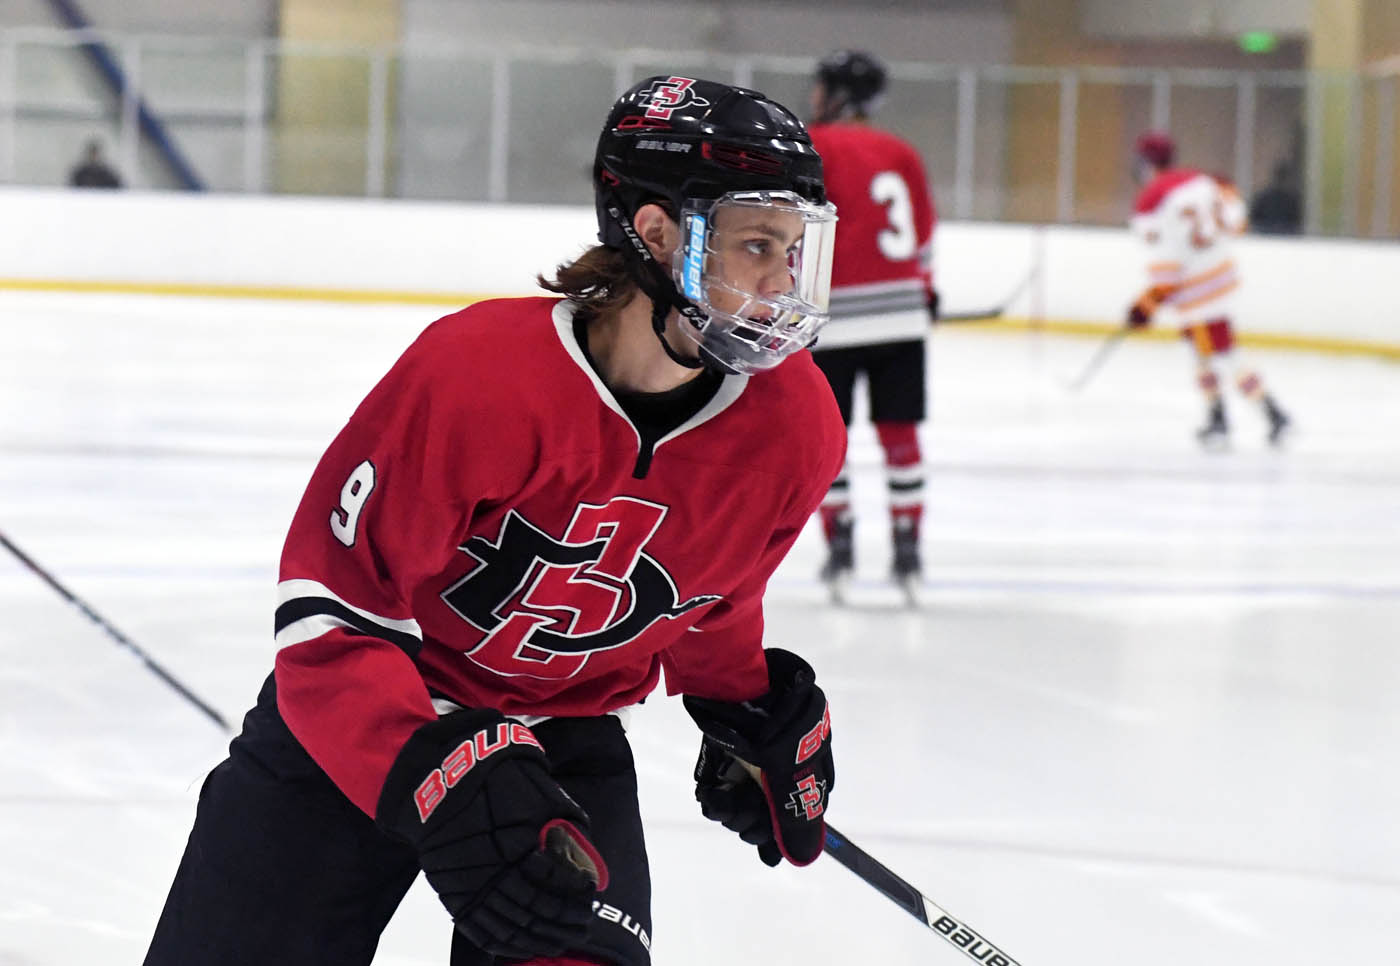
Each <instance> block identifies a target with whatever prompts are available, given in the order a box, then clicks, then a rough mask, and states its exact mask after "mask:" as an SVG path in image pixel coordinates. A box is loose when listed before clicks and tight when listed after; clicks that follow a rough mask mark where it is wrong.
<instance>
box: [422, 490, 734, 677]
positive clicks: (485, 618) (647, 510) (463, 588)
mask: <svg viewBox="0 0 1400 966" xmlns="http://www.w3.org/2000/svg"><path fill="white" fill-rule="evenodd" d="M666 512H667V508H666V507H664V506H661V505H659V504H656V503H650V502H648V501H646V500H639V499H636V498H634V497H626V496H620V497H615V498H614V499H612V500H609V501H608V502H607V503H606V504H602V505H598V504H590V503H583V504H580V505H579V506H578V508H577V509H576V510H575V511H574V517H573V519H572V520H571V521H570V522H569V526H568V527H567V529H566V530H565V532H564V536H563V539H558V540H556V539H555V538H554V537H551V536H550V535H549V534H547V533H545V532H544V531H543V530H542V529H540V528H539V527H537V526H535V525H534V524H532V523H530V521H528V520H526V519H525V518H524V517H523V516H521V515H520V514H519V513H518V512H516V511H515V510H511V511H510V512H509V513H507V514H506V518H505V521H504V522H503V523H502V524H501V530H500V533H499V535H498V536H497V537H496V540H495V541H494V542H493V541H491V540H488V539H486V538H485V537H473V538H472V539H470V540H468V541H467V542H466V543H465V544H463V545H462V546H461V547H459V548H458V549H460V550H461V551H462V552H463V553H466V554H468V555H469V556H471V557H473V558H474V559H475V560H476V561H477V566H476V568H475V569H473V570H472V571H471V573H469V574H467V576H465V577H464V578H462V579H461V580H459V581H457V583H455V584H453V585H452V586H451V587H449V588H448V589H447V590H445V591H443V593H442V600H443V602H444V603H446V604H447V606H449V607H451V608H452V609H453V610H454V611H456V613H457V614H458V616H460V617H461V618H462V619H463V620H465V621H466V622H467V623H469V624H471V625H472V626H473V627H475V628H477V629H478V630H480V631H482V632H484V633H485V635H486V636H485V638H483V640H482V641H481V643H480V644H478V645H477V646H476V647H474V648H473V649H472V650H470V651H468V652H467V656H468V657H469V658H471V659H472V660H473V661H475V662H476V663H478V664H480V665H481V666H483V667H485V668H488V669H490V670H492V671H494V672H496V673H497V674H502V675H505V676H508V677H511V676H517V675H524V676H528V677H536V678H546V679H554V680H559V679H563V678H569V677H573V676H574V675H575V674H577V673H578V672H579V671H580V670H581V669H582V668H583V666H584V664H586V663H587V662H588V657H589V655H590V654H594V653H597V652H598V651H606V650H611V649H612V648H615V647H621V646H623V645H624V644H628V643H630V642H632V641H634V640H636V639H637V638H638V637H640V636H641V635H642V633H643V632H645V631H646V630H647V628H649V627H651V626H652V625H653V624H655V623H656V622H657V621H659V620H663V619H665V620H673V619H675V618H677V617H680V616H681V615H682V614H685V613H686V612H688V611H691V610H694V609H695V608H697V607H701V606H704V605H705V604H709V603H712V602H713V601H716V600H719V596H718V595H716V594H704V595H701V596H698V597H692V598H690V599H689V600H686V601H682V600H680V599H678V597H677V593H676V585H675V581H674V580H672V579H671V575H670V574H668V573H667V572H666V570H665V568H663V567H662V566H661V565H660V564H659V563H657V561H656V560H655V559H654V558H652V557H651V556H649V555H647V554H646V553H645V552H644V548H645V547H646V544H647V541H649V540H650V539H651V538H652V537H653V536H654V535H655V534H656V531H657V530H658V529H659V528H660V526H661V521H662V520H664V519H665V517H666Z"/></svg>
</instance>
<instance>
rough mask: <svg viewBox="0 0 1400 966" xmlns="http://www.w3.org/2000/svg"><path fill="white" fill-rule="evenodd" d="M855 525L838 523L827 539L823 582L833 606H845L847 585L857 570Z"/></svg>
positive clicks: (846, 521)
mask: <svg viewBox="0 0 1400 966" xmlns="http://www.w3.org/2000/svg"><path fill="white" fill-rule="evenodd" d="M854 529H855V527H854V525H853V524H852V523H851V521H849V520H843V521H838V522H837V524H836V526H835V528H834V529H833V530H832V533H831V535H830V536H829V537H828V538H827V542H826V547H827V558H826V563H824V564H822V569H821V574H820V577H821V580H822V583H824V584H826V589H827V592H828V593H829V594H830V595H831V602H832V603H833V604H843V603H845V600H846V585H847V584H849V583H850V580H851V573H852V572H853V571H854V570H855V535H854V532H853V531H854Z"/></svg>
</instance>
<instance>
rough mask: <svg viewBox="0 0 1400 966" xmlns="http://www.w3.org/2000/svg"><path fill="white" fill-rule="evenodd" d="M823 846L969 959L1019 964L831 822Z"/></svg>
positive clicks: (985, 964) (1000, 965)
mask: <svg viewBox="0 0 1400 966" xmlns="http://www.w3.org/2000/svg"><path fill="white" fill-rule="evenodd" d="M824 849H825V851H826V854H827V855H829V856H831V857H832V858H833V859H835V860H836V861H837V862H840V863H841V864H842V865H844V866H845V867H846V868H848V869H850V870H851V871H852V872H854V873H855V874H856V875H858V876H860V877H861V878H862V879H864V880H865V881H866V882H867V883H869V884H870V885H872V886H874V887H875V888H876V889H878V890H879V891H881V892H883V893H884V894H885V896H886V897H887V898H888V899H889V900H890V901H892V902H893V903H894V904H895V905H897V906H899V907H900V908H901V909H903V910H904V911H905V912H907V913H909V915H911V916H913V917H914V918H915V919H917V920H919V921H920V922H922V923H923V924H924V925H926V926H928V927H929V928H930V929H932V930H933V931H934V932H936V933H938V934H939V935H940V936H942V937H943V938H944V939H946V940H947V941H948V942H949V944H951V945H953V946H956V947H957V948H958V951H959V952H961V953H962V954H963V955H964V956H967V957H968V958H969V959H973V960H975V961H977V962H978V963H980V964H981V966H1020V964H1019V963H1018V962H1017V961H1016V960H1014V959H1012V958H1011V957H1010V956H1008V955H1007V954H1006V953H1004V952H1002V951H1001V950H1000V949H999V948H997V947H996V946H995V945H993V944H992V943H990V942H988V941H987V940H986V939H984V938H983V937H982V935H981V934H980V933H978V932H977V931H976V930H974V929H973V928H972V927H971V926H969V925H968V924H967V923H965V922H963V921H962V920H960V919H955V918H954V917H953V916H950V915H949V914H948V913H947V912H946V911H944V910H943V909H940V908H939V907H938V906H937V905H935V904H934V902H933V900H932V899H930V898H929V897H928V896H926V895H924V894H923V893H921V892H920V891H919V890H918V889H916V888H914V887H913V886H912V885H910V884H909V883H908V882H905V881H904V880H903V879H901V878H900V877H899V876H897V875H895V874H894V873H893V872H891V871H890V870H889V869H887V868H885V867H884V866H883V865H881V864H880V863H879V862H877V861H875V859H873V858H871V857H870V854H869V853H867V852H866V851H865V850H864V849H862V848H861V847H860V846H858V845H856V844H855V843H854V842H852V841H851V840H850V839H848V838H846V836H844V835H842V834H841V833H840V832H838V831H837V830H836V829H834V828H832V827H831V825H830V824H828V825H827V827H826V845H825V847H824Z"/></svg>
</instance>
